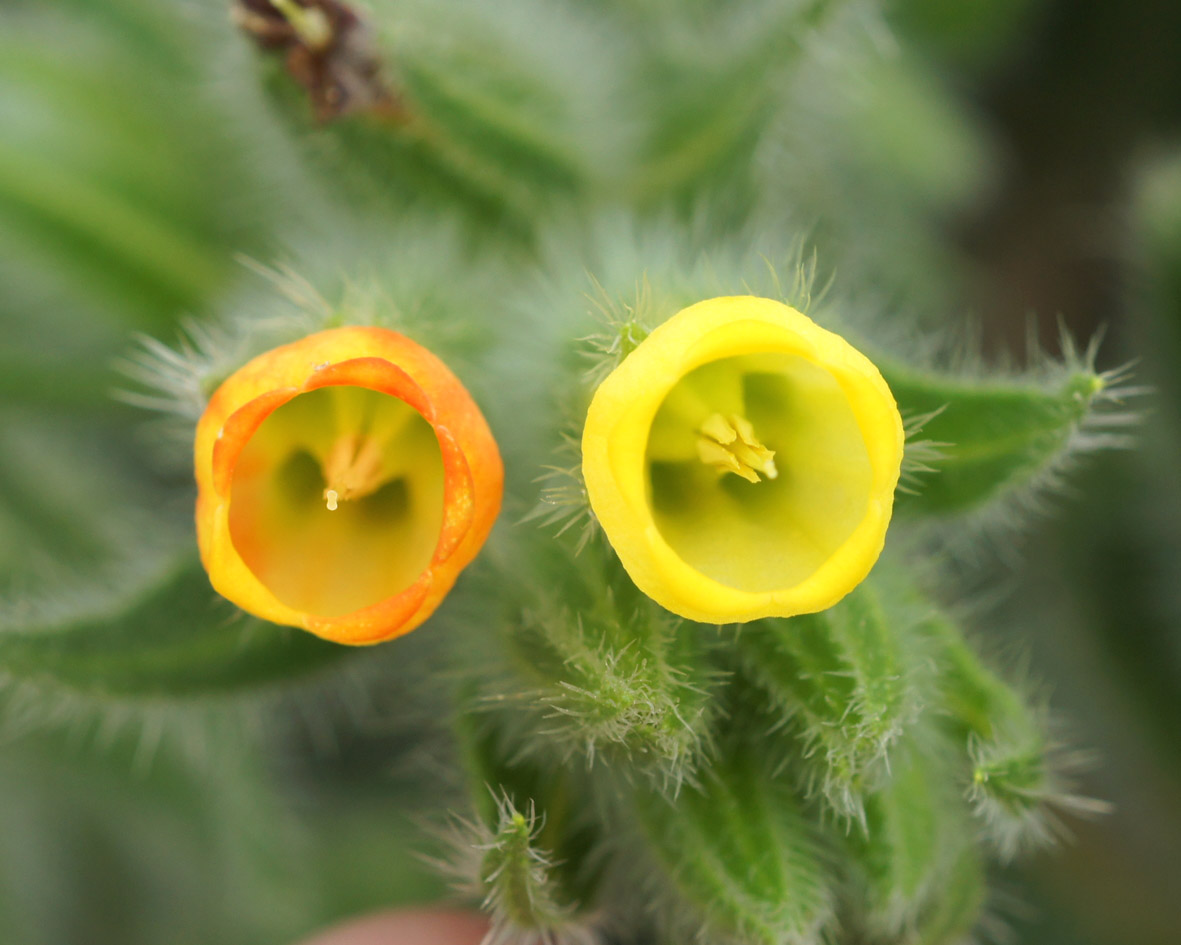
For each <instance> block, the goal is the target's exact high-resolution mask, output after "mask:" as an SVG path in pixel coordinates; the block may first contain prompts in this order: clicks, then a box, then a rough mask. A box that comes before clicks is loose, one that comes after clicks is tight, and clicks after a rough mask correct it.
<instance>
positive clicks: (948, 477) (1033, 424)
mask: <svg viewBox="0 0 1181 945" xmlns="http://www.w3.org/2000/svg"><path fill="white" fill-rule="evenodd" d="M883 374H884V375H885V377H886V380H887V382H888V383H889V384H890V389H891V390H892V391H893V392H894V396H895V397H896V398H897V400H898V404H899V407H900V409H901V410H902V411H903V414H904V416H910V417H924V418H925V419H924V420H923V422H922V436H923V438H924V439H929V440H931V441H935V442H936V443H938V446H937V447H936V450H937V454H936V455H934V456H933V457H932V458H931V459H930V461H929V465H930V466H931V467H932V468H933V469H934V470H936V471H937V472H938V475H935V476H931V477H929V479H927V478H923V480H922V484H921V485H920V486H919V488H917V489H916V490H915V491H914V493H913V494H911V495H907V494H903V496H902V497H901V498H900V501H899V505H900V511H902V512H904V513H909V514H927V515H954V514H956V513H960V512H965V511H969V510H971V509H973V508H978V507H980V506H982V505H984V504H985V503H987V502H988V501H989V500H990V499H993V498H996V497H999V496H1002V495H1004V494H1006V493H1008V494H1010V495H1012V494H1013V493H1014V492H1016V491H1018V490H1021V489H1022V488H1025V489H1029V488H1030V487H1034V488H1036V487H1037V486H1038V485H1039V481H1040V482H1041V484H1044V481H1045V480H1046V479H1047V478H1049V477H1051V476H1053V475H1054V473H1055V472H1056V471H1057V470H1058V469H1059V468H1060V467H1061V465H1062V463H1063V462H1065V461H1066V460H1068V459H1069V458H1070V456H1071V453H1072V452H1073V451H1074V450H1076V449H1078V448H1080V447H1083V446H1085V440H1082V439H1081V436H1080V434H1081V431H1082V428H1083V427H1084V425H1085V424H1086V422H1087V421H1088V419H1089V418H1090V417H1091V416H1092V412H1093V411H1094V409H1095V407H1096V405H1097V404H1096V398H1097V396H1098V395H1100V394H1101V393H1102V392H1103V391H1104V390H1105V388H1106V387H1107V386H1108V384H1109V379H1108V378H1105V377H1104V376H1102V375H1101V374H1098V373H1096V372H1095V371H1094V370H1091V369H1088V368H1087V367H1086V366H1085V365H1079V366H1078V367H1077V368H1073V369H1072V367H1071V366H1067V368H1066V369H1065V370H1063V371H1061V372H1060V374H1061V376H1060V377H1058V378H1055V379H1053V380H1050V381H1046V382H1042V383H1034V382H1030V383H1028V384H1026V383H1022V382H1021V380H1020V379H1015V380H1014V382H1011V383H1006V384H998V383H997V382H996V381H995V380H994V379H991V378H989V379H982V380H980V381H972V380H965V379H963V378H960V377H950V376H942V377H941V376H939V375H931V374H920V373H916V372H914V371H913V370H908V369H907V368H897V369H895V368H892V367H890V366H886V367H884V368H883Z"/></svg>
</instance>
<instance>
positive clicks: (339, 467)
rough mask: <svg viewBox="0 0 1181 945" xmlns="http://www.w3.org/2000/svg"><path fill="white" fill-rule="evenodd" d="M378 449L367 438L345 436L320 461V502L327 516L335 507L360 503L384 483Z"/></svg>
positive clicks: (379, 447) (374, 443)
mask: <svg viewBox="0 0 1181 945" xmlns="http://www.w3.org/2000/svg"><path fill="white" fill-rule="evenodd" d="M383 465H384V464H383V461H382V451H381V446H380V445H379V444H378V443H377V442H376V441H375V440H373V439H372V438H371V437H368V436H363V435H361V434H356V433H353V434H348V435H345V436H342V437H340V438H338V439H337V441H336V442H335V443H333V444H332V449H331V450H329V452H328V457H327V459H326V460H325V461H324V482H325V484H326V488H325V489H324V501H325V503H326V504H327V506H328V511H329V512H335V511H336V508H337V505H338V503H340V502H344V501H347V500H348V499H360V498H364V497H365V496H367V495H370V494H372V493H374V492H376V491H377V490H378V489H380V488H381V487H382V486H383V485H384V484H385V482H386V478H387V476H386V474H385V471H384V469H383Z"/></svg>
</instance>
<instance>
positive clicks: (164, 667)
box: [0, 559, 347, 700]
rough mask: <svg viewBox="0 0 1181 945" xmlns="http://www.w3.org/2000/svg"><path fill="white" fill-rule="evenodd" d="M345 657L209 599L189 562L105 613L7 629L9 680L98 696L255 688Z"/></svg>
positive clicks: (2, 638)
mask: <svg viewBox="0 0 1181 945" xmlns="http://www.w3.org/2000/svg"><path fill="white" fill-rule="evenodd" d="M346 655H347V651H344V650H342V649H341V648H340V647H334V646H331V645H329V644H328V643H325V642H323V641H321V640H317V639H316V638H315V637H312V636H310V635H308V634H306V633H299V632H298V631H296V630H292V629H290V628H283V629H281V630H275V629H274V628H272V627H270V626H266V625H263V624H262V623H261V622H260V621H256V620H251V619H250V618H247V617H245V616H244V615H243V614H242V613H241V612H240V611H237V610H236V609H235V608H232V607H228V606H227V605H226V604H225V603H224V602H223V601H219V600H216V599H213V598H211V597H210V596H209V582H208V579H207V578H206V576H205V573H204V571H203V570H202V569H201V567H200V566H199V565H198V564H197V562H196V561H194V560H191V559H189V560H185V561H184V562H183V563H182V564H181V565H179V566H177V567H175V568H173V569H169V572H168V573H167V574H166V576H165V577H164V578H163V579H161V580H159V581H158V582H157V583H156V584H154V585H153V586H152V587H151V589H150V590H149V591H147V592H146V593H144V594H142V595H141V596H137V597H134V598H133V599H132V600H130V601H126V602H122V603H121V605H117V606H115V607H113V608H112V609H111V610H110V611H109V612H107V613H102V614H101V615H91V614H87V615H86V616H83V617H75V618H74V619H62V618H59V619H57V620H52V619H50V620H44V621H40V622H34V621H6V622H5V624H4V627H3V632H2V633H0V666H3V673H4V675H5V676H6V677H7V678H8V679H9V680H12V681H18V680H19V681H22V682H29V683H32V684H34V685H39V686H41V687H44V688H50V689H60V690H62V691H63V692H64V693H77V694H81V695H84V696H89V697H91V698H95V699H106V698H128V697H136V698H145V697H156V698H176V699H180V700H184V699H189V698H192V697H194V696H198V695H214V694H219V693H226V694H228V693H233V692H234V691H240V690H247V691H253V690H256V689H259V688H260V687H265V686H266V685H267V684H268V683H272V682H280V681H289V680H292V679H296V678H298V677H300V676H301V675H304V674H307V673H311V672H314V671H315V670H318V669H321V668H323V667H325V666H329V665H331V664H332V663H335V662H337V661H338V660H340V659H341V658H342V657H344V656H346Z"/></svg>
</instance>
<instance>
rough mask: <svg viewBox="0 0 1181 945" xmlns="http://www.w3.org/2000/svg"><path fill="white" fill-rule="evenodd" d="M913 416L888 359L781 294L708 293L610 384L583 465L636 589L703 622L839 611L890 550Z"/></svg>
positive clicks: (595, 405)
mask: <svg viewBox="0 0 1181 945" xmlns="http://www.w3.org/2000/svg"><path fill="white" fill-rule="evenodd" d="M903 438H904V434H903V428H902V420H901V418H900V417H899V414H898V408H897V405H896V404H895V402H894V397H893V395H892V394H891V393H890V389H889V388H888V387H887V386H886V382H885V381H884V380H883V379H882V376H881V374H880V373H879V372H878V370H877V368H876V367H874V365H873V364H872V363H871V362H870V361H869V360H868V359H867V358H866V357H865V356H864V355H862V354H861V353H860V352H858V351H857V350H856V349H854V348H853V347H852V346H851V345H849V343H848V342H846V341H845V340H844V339H843V338H841V337H840V336H839V335H835V334H833V333H832V332H830V331H826V330H825V329H823V328H821V327H820V326H818V325H817V324H816V323H815V322H813V321H812V320H811V319H809V318H807V317H806V316H805V315H803V314H801V313H800V312H798V311H796V310H795V309H794V308H791V307H789V306H787V305H784V304H782V303H781V302H776V301H772V300H770V299H762V298H754V297H751V296H738V297H730V298H718V299H709V300H707V301H704V302H699V303H697V304H696V305H692V306H690V307H689V308H686V309H684V310H683V311H681V312H678V313H677V314H676V315H674V316H673V317H672V318H670V319H669V320H668V321H667V322H665V323H664V324H662V325H661V326H659V327H658V328H656V329H655V330H654V331H653V332H652V333H651V334H650V335H649V336H648V337H647V338H646V339H645V340H644V341H643V342H641V344H640V345H639V346H638V347H637V348H636V349H635V350H634V351H633V352H632V353H631V354H629V355H628V356H627V357H626V358H625V359H624V361H623V362H622V363H621V364H620V365H619V366H618V367H617V368H616V369H615V370H614V371H612V373H611V374H610V375H608V377H607V378H606V380H604V381H603V383H602V384H601V385H600V386H599V388H598V390H597V391H596V392H595V394H594V397H593V399H592V400H591V405H590V409H589V411H588V412H587V418H586V426H585V428H584V431H583V437H582V470H583V476H584V478H585V481H586V490H587V494H588V496H589V499H590V504H591V508H592V509H593V511H594V513H595V516H596V518H597V519H598V521H599V523H600V524H601V525H602V527H603V531H604V532H605V533H606V536H607V539H608V540H609V541H610V542H611V544H612V546H613V547H614V548H615V551H616V552H617V554H618V555H619V558H620V561H621V562H622V564H623V566H624V567H625V568H626V569H627V571H628V573H629V574H630V575H631V577H632V580H634V581H635V583H636V585H637V586H638V587H639V588H640V590H642V591H644V593H646V594H647V595H648V596H649V597H651V598H652V599H653V600H655V601H656V602H657V603H659V604H661V605H662V606H664V607H666V608H667V609H668V610H671V611H672V612H673V613H676V614H679V615H680V616H682V617H687V618H689V619H690V620H698V621H703V622H708V623H730V622H735V621H747V620H755V619H758V618H760V617H772V616H775V617H790V616H794V615H796V614H804V613H815V612H817V611H820V610H824V609H825V608H827V607H830V606H832V605H833V604H835V603H836V602H837V601H838V600H840V599H841V598H842V597H844V596H845V594H847V593H848V592H849V591H851V590H852V589H853V588H854V587H856V586H857V584H859V583H860V582H861V581H862V579H864V578H865V576H866V575H867V574H868V573H869V571H870V569H871V568H872V567H873V564H874V562H875V561H876V560H877V558H878V556H879V555H880V554H881V551H882V547H883V544H884V542H885V536H886V527H887V526H888V524H889V522H890V513H891V509H892V507H893V499H894V489H895V486H896V485H897V484H898V475H899V471H900V468H901V462H902V446H903Z"/></svg>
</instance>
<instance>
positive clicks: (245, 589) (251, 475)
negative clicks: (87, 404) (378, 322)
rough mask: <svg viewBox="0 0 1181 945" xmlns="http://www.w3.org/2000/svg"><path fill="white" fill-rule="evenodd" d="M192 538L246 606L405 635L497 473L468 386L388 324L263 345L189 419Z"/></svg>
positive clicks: (378, 637) (487, 508) (440, 588)
mask: <svg viewBox="0 0 1181 945" xmlns="http://www.w3.org/2000/svg"><path fill="white" fill-rule="evenodd" d="M195 450H196V472H197V542H198V545H199V547H200V551H201V560H202V563H203V564H204V565H205V569H206V571H208V572H209V579H210V581H211V582H212V584H213V586H214V588H215V589H216V590H217V591H218V593H220V594H221V595H222V596H223V597H226V598H228V599H229V600H231V601H233V602H234V603H235V604H237V605H238V606H239V607H241V608H242V609H243V610H246V611H249V612H250V613H252V614H255V615H256V616H258V617H262V618H264V619H266V620H271V621H274V622H275V623H281V624H287V625H290V626H296V627H303V628H304V629H305V630H309V631H311V632H312V633H314V634H316V635H317V636H321V637H324V638H326V639H328V640H334V641H336V642H338V643H349V644H366V643H378V642H381V641H382V640H388V639H391V638H393V637H397V636H400V635H402V634H403V633H407V632H409V631H410V630H413V629H414V628H415V627H417V626H418V625H419V624H421V623H422V622H423V621H424V620H426V619H427V617H429V616H430V615H431V613H432V612H433V611H434V610H435V608H436V607H438V605H439V603H440V602H441V601H442V599H443V598H444V597H445V596H446V595H447V592H448V591H449V590H450V589H451V586H452V585H453V584H454V583H455V579H456V577H457V576H458V574H459V572H460V571H461V570H462V569H463V567H464V566H465V565H467V564H468V563H469V562H470V561H471V560H472V559H473V558H474V557H475V556H476V553H477V552H478V551H479V550H480V547H481V546H482V545H483V544H484V540H485V539H486V538H487V537H488V533H489V531H491V529H492V524H493V522H494V520H495V519H496V515H497V512H498V511H499V509H500V498H501V492H502V489H503V482H504V470H503V467H502V465H501V461H500V453H499V451H498V450H497V448H496V442H495V440H493V438H492V433H491V431H490V430H489V429H488V425H487V423H486V422H485V420H484V417H483V416H482V415H481V413H480V411H479V408H478V407H476V404H475V402H474V401H473V400H472V398H471V395H470V394H468V392H467V390H466V389H465V388H464V387H463V385H462V384H461V383H460V382H459V380H458V379H456V377H455V375H453V374H452V373H451V371H449V370H448V369H447V367H446V365H444V364H443V362H442V361H440V360H439V359H438V358H436V357H435V356H434V355H433V354H431V353H430V352H429V351H427V350H426V349H425V348H423V347H422V346H420V345H418V344H415V343H414V342H413V341H411V340H410V339H408V338H406V337H404V336H403V335H400V334H398V333H397V332H395V331H390V330H388V329H384V328H370V327H350V328H337V329H332V330H329V331H322V332H319V333H317V334H314V335H309V336H308V337H306V338H303V339H302V340H300V341H297V342H294V343H293V344H289V345H284V346H283V347H280V348H276V349H274V350H272V351H268V352H267V353H266V354H263V355H260V356H259V357H257V358H255V359H254V360H253V361H250V362H249V363H248V364H246V365H245V366H243V367H242V368H241V369H239V370H238V371H236V372H235V373H234V374H233V375H231V376H230V377H229V378H228V379H227V380H226V381H225V382H224V383H223V384H222V385H221V386H220V387H219V388H218V389H217V391H216V393H214V395H213V397H212V398H211V399H210V401H209V405H208V407H207V408H206V410H205V413H204V414H203V415H202V417H201V420H200V422H199V423H198V424H197V438H196V447H195Z"/></svg>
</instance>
